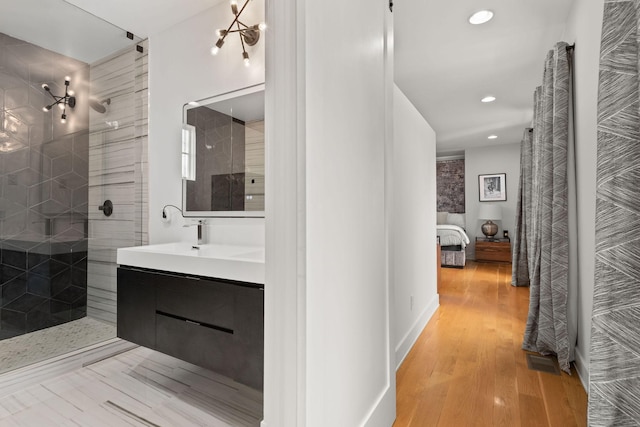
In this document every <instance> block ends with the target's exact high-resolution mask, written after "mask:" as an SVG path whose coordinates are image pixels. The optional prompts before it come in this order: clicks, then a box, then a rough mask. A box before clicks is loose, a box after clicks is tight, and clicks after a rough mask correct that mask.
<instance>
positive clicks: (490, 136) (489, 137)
mask: <svg viewBox="0 0 640 427" xmlns="http://www.w3.org/2000/svg"><path fill="white" fill-rule="evenodd" d="M497 138H498V135H489V136H488V137H487V139H497Z"/></svg>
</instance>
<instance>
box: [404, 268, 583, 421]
mask: <svg viewBox="0 0 640 427" xmlns="http://www.w3.org/2000/svg"><path fill="white" fill-rule="evenodd" d="M441 280H442V281H441V288H440V308H439V309H438V311H437V312H436V313H435V314H434V316H433V318H432V319H431V320H430V321H429V323H428V325H427V327H426V328H425V329H424V331H423V332H422V334H421V335H420V337H419V338H418V341H417V342H416V344H415V346H414V347H413V349H412V350H411V352H410V353H409V355H408V356H407V358H406V359H405V361H404V362H403V364H402V366H401V367H400V369H399V370H398V372H397V419H396V422H395V424H394V427H409V426H411V427H419V426H420V427H422V426H441V427H449V426H456V427H457V426H509V427H514V426H523V427H524V426H536V427H538V426H540V427H542V426H551V427H555V426H562V427H570V426H586V425H587V415H586V414H587V395H586V393H585V391H584V388H583V387H582V384H581V383H580V380H579V378H578V375H577V373H576V372H575V370H572V375H571V376H569V375H567V374H565V373H562V374H561V376H557V375H554V374H549V373H544V372H537V371H532V370H529V369H528V368H527V361H526V352H525V351H523V350H522V349H521V348H520V346H521V343H522V337H523V334H524V328H525V321H526V318H527V312H528V308H529V289H528V288H514V287H512V286H511V264H500V263H474V262H467V266H466V267H465V268H464V269H460V270H459V269H447V268H443V269H442V278H441Z"/></svg>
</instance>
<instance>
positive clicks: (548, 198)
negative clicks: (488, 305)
mask: <svg viewBox="0 0 640 427" xmlns="http://www.w3.org/2000/svg"><path fill="white" fill-rule="evenodd" d="M567 47H568V45H567V44H566V43H564V42H560V43H557V44H556V46H555V47H554V49H553V50H551V51H549V53H548V54H547V58H546V61H545V67H544V74H543V85H542V86H541V87H539V88H537V89H536V92H535V96H534V104H535V109H534V123H533V134H532V135H531V137H528V136H527V135H526V134H525V140H524V141H523V148H524V149H523V154H521V155H522V156H523V163H522V165H521V198H522V202H521V203H520V211H519V212H518V218H517V223H518V224H519V225H520V228H519V229H518V234H517V237H518V238H520V239H526V241H521V242H519V243H516V245H515V247H516V248H517V252H514V255H513V257H514V258H513V261H514V262H513V266H514V267H513V277H512V283H513V284H515V285H525V284H526V283H527V280H528V282H529V286H530V297H529V316H528V318H527V326H526V330H525V336H524V342H523V344H522V347H523V348H524V349H525V350H530V351H535V352H538V353H541V354H555V355H557V357H558V362H559V364H560V368H561V369H562V370H564V371H565V372H570V368H569V364H570V362H571V361H572V360H573V357H574V347H575V340H574V339H573V338H572V336H573V334H570V333H569V327H568V323H567V322H568V321H567V309H568V300H569V295H568V290H569V243H568V242H569V215H568V213H569V209H568V206H569V186H568V173H569V171H568V161H569V158H568V152H569V125H570V123H569V108H570V102H569V101H570V94H571V84H572V80H571V67H570V60H569V57H570V53H568V51H567ZM528 140H531V141H532V142H531V144H527V141H528ZM528 145H530V146H531V147H529V146H528ZM529 152H530V153H531V154H530V157H531V159H530V160H529ZM525 259H526V261H527V262H526V269H525V268H524V265H525V262H524V260H525ZM525 276H528V277H526V278H525Z"/></svg>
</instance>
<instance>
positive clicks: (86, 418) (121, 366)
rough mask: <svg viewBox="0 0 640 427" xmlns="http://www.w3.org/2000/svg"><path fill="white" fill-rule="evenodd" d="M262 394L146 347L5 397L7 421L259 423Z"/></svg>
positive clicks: (36, 425) (0, 410) (94, 425)
mask: <svg viewBox="0 0 640 427" xmlns="http://www.w3.org/2000/svg"><path fill="white" fill-rule="evenodd" d="M261 419H262V393H259V392H257V391H255V390H252V389H250V388H248V387H245V386H243V385H241V384H238V383H235V382H233V381H231V380H230V379H228V378H225V377H222V376H220V375H217V374H215V373H213V372H211V371H209V370H207V369H204V368H200V367H197V366H195V365H192V364H190V363H187V362H183V361H181V360H178V359H175V358H173V357H170V356H166V355H164V354H161V353H158V352H155V351H153V350H149V349H146V348H143V347H139V348H136V349H134V350H131V351H128V352H125V353H122V354H119V355H117V356H114V357H110V358H108V359H105V360H103V361H100V362H97V363H94V364H91V365H89V366H86V367H84V368H82V369H79V370H76V371H73V372H71V373H69V374H65V375H62V376H60V377H57V378H54V379H51V380H46V381H43V382H41V383H40V384H37V385H35V386H32V387H28V388H26V389H24V390H22V391H20V392H17V393H14V394H12V395H8V396H6V397H3V398H1V399H0V426H2V427H5V426H7V427H16V426H21V427H24V426H28V427H31V426H33V427H53V426H69V427H71V426H73V427H78V426H87V427H119V426H126V427H132V426H144V427H178V426H179V427H188V426H207V427H229V426H259V425H260V420H261Z"/></svg>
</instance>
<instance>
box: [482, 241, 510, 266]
mask: <svg viewBox="0 0 640 427" xmlns="http://www.w3.org/2000/svg"><path fill="white" fill-rule="evenodd" d="M476 261H497V262H511V241H510V240H509V239H486V238H484V237H476Z"/></svg>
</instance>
